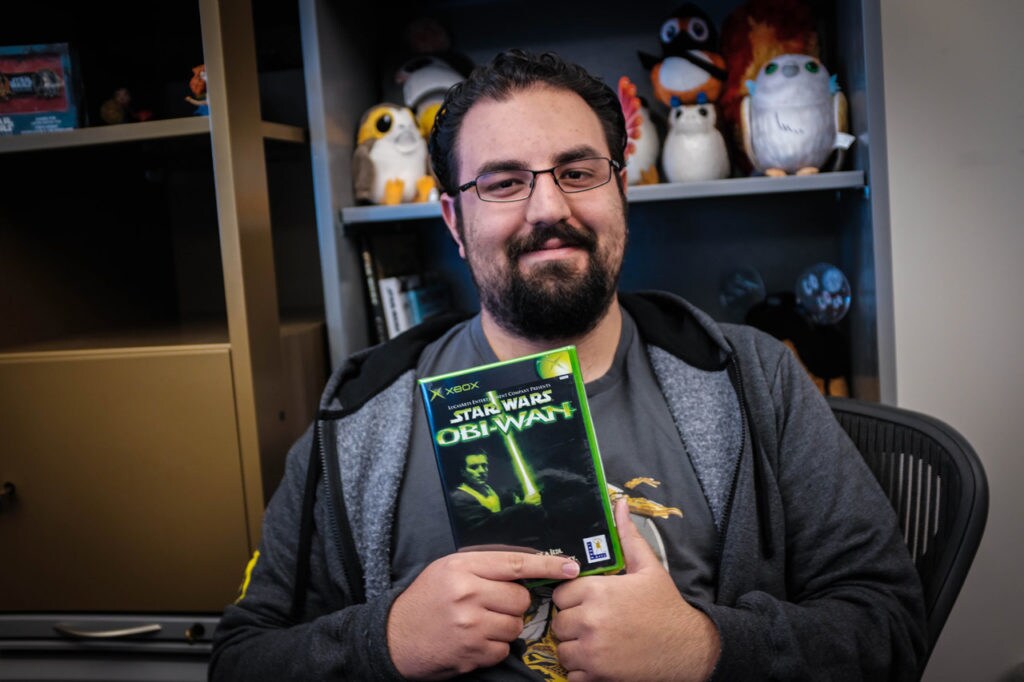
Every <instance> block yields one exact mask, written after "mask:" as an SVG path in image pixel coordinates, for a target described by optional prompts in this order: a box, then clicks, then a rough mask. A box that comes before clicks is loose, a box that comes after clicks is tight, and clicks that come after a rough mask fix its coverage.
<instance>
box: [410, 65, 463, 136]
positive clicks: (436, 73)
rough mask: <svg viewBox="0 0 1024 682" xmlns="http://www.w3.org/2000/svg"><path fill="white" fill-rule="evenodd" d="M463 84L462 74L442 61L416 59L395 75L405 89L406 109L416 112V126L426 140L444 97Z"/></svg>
mask: <svg viewBox="0 0 1024 682" xmlns="http://www.w3.org/2000/svg"><path fill="white" fill-rule="evenodd" d="M462 80H463V76H462V74H460V73H459V72H458V71H456V70H455V69H454V68H452V67H451V66H450V65H449V64H448V63H447V62H445V61H444V60H443V59H441V58H440V57H415V58H413V59H410V60H409V61H407V62H406V63H405V64H403V65H402V67H401V68H400V69H399V70H398V73H397V74H395V81H397V82H398V83H400V84H401V85H402V98H403V99H404V101H405V105H406V106H407V107H409V108H410V109H412V110H413V111H414V112H416V124H417V126H418V127H419V130H420V134H421V135H423V137H425V138H429V137H430V131H431V130H432V129H433V127H434V118H435V117H436V116H437V110H438V109H440V108H441V102H443V101H444V95H445V93H446V92H448V89H449V88H450V87H451V86H453V85H455V84H456V83H459V82H461V81H462Z"/></svg>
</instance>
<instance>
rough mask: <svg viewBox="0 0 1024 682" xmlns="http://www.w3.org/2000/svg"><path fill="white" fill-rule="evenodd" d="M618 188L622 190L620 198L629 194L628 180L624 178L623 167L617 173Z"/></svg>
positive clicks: (624, 169)
mask: <svg viewBox="0 0 1024 682" xmlns="http://www.w3.org/2000/svg"><path fill="white" fill-rule="evenodd" d="M619 187H621V188H622V196H626V195H627V194H628V193H629V180H628V179H627V177H626V167H625V166H623V167H622V170H620V171H619Z"/></svg>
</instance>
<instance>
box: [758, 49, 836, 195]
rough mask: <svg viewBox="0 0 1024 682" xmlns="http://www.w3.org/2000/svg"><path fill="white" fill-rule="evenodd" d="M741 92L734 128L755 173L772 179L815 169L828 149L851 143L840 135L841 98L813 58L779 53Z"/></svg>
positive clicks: (827, 152) (823, 160) (834, 80)
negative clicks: (743, 93)
mask: <svg viewBox="0 0 1024 682" xmlns="http://www.w3.org/2000/svg"><path fill="white" fill-rule="evenodd" d="M747 90H748V91H749V92H750V94H749V95H748V96H747V97H744V98H743V101H742V102H741V105H740V128H741V130H742V136H743V148H744V150H745V151H746V153H747V156H748V157H749V158H750V162H751V163H752V164H753V166H754V169H755V170H756V171H759V172H762V173H764V174H765V175H768V176H772V177H778V176H782V175H786V174H787V173H796V174H797V175H808V174H812V173H817V172H818V170H819V169H820V168H821V166H822V165H823V164H824V163H825V161H826V160H827V159H828V157H829V154H831V153H832V150H845V149H848V148H849V146H850V145H851V144H853V140H854V138H853V136H852V135H849V134H847V133H846V97H845V96H844V95H843V93H842V92H840V91H839V87H838V85H837V84H836V78H835V76H832V77H830V76H829V73H828V71H827V70H826V69H825V67H824V66H823V65H822V64H821V62H819V61H818V60H817V59H815V58H814V57H811V56H809V55H802V54H784V55H780V56H778V57H776V58H775V59H773V60H771V61H770V62H768V63H767V64H765V65H764V67H762V69H761V71H760V73H758V76H757V80H755V81H753V82H749V83H747Z"/></svg>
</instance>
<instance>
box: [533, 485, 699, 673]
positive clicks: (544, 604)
mask: <svg viewBox="0 0 1024 682" xmlns="http://www.w3.org/2000/svg"><path fill="white" fill-rule="evenodd" d="M641 485H646V486H650V487H651V488H657V487H659V486H660V485H661V481H658V480H656V479H654V478H651V477H650V476H638V477H636V478H632V479H630V480H629V481H628V482H626V483H625V484H624V486H623V487H625V488H628V489H629V490H634V489H636V488H638V487H639V486H641ZM608 495H609V496H610V497H611V499H612V502H613V503H614V502H615V501H616V500H618V499H619V498H621V497H625V498H626V501H627V503H628V504H629V511H630V513H631V514H636V515H637V516H642V517H645V518H659V519H667V518H669V517H670V516H678V517H680V518H682V516H683V511H682V510H681V509H679V508H678V507H666V506H665V505H663V504H660V503H658V502H655V501H654V500H649V499H647V498H646V497H639V496H637V497H633V496H631V495H627V494H626V493H624V492H622V489H621V488H617V487H615V486H613V485H609V486H608ZM647 523H649V524H650V523H651V522H650V521H647ZM654 532H655V533H657V531H656V530H655V531H654ZM648 541H650V540H648ZM662 562H663V563H664V557H662ZM666 568H667V566H666ZM539 589H545V588H539ZM547 589H548V590H550V587H549V588H547ZM556 612H557V609H556V608H555V605H554V603H553V602H552V601H551V597H550V592H548V593H546V594H545V595H539V594H536V593H535V594H534V603H533V605H532V607H531V608H530V610H529V611H527V613H526V615H525V616H524V617H523V624H524V627H523V631H522V633H521V634H520V635H519V638H520V639H522V640H523V641H524V642H525V643H526V650H525V651H524V652H523V663H525V664H526V667H528V668H530V669H531V670H534V671H536V672H538V673H540V674H541V675H542V676H543V678H544V679H545V680H546V681H547V682H566V681H567V680H568V677H569V671H568V670H566V669H565V668H564V667H562V664H561V662H559V660H558V639H557V638H556V637H555V635H554V634H553V633H552V632H551V619H552V618H553V617H554V615H555V613H556Z"/></svg>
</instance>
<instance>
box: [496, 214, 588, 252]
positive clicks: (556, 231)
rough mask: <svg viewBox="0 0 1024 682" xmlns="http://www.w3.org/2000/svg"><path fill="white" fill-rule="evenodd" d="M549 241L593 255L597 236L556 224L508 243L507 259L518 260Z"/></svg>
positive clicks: (564, 224)
mask: <svg viewBox="0 0 1024 682" xmlns="http://www.w3.org/2000/svg"><path fill="white" fill-rule="evenodd" d="M549 239H558V240H559V241H561V242H562V243H563V244H564V245H565V246H572V247H577V248H581V249H586V250H587V251H588V252H590V253H593V252H594V249H595V248H597V235H595V234H594V233H593V232H592V231H590V230H586V229H583V230H578V229H576V228H575V227H572V226H570V225H569V224H568V223H565V222H558V223H555V224H553V225H545V226H544V227H538V228H537V229H535V230H533V231H532V232H530V234H528V235H526V236H525V237H523V238H522V239H518V240H516V241H514V242H511V243H509V245H508V247H507V249H506V250H507V252H508V257H509V258H510V259H511V260H515V259H517V258H519V256H521V255H523V254H524V253H529V252H530V251H537V250H539V249H541V248H543V246H544V243H545V242H546V241H548V240H549Z"/></svg>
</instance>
